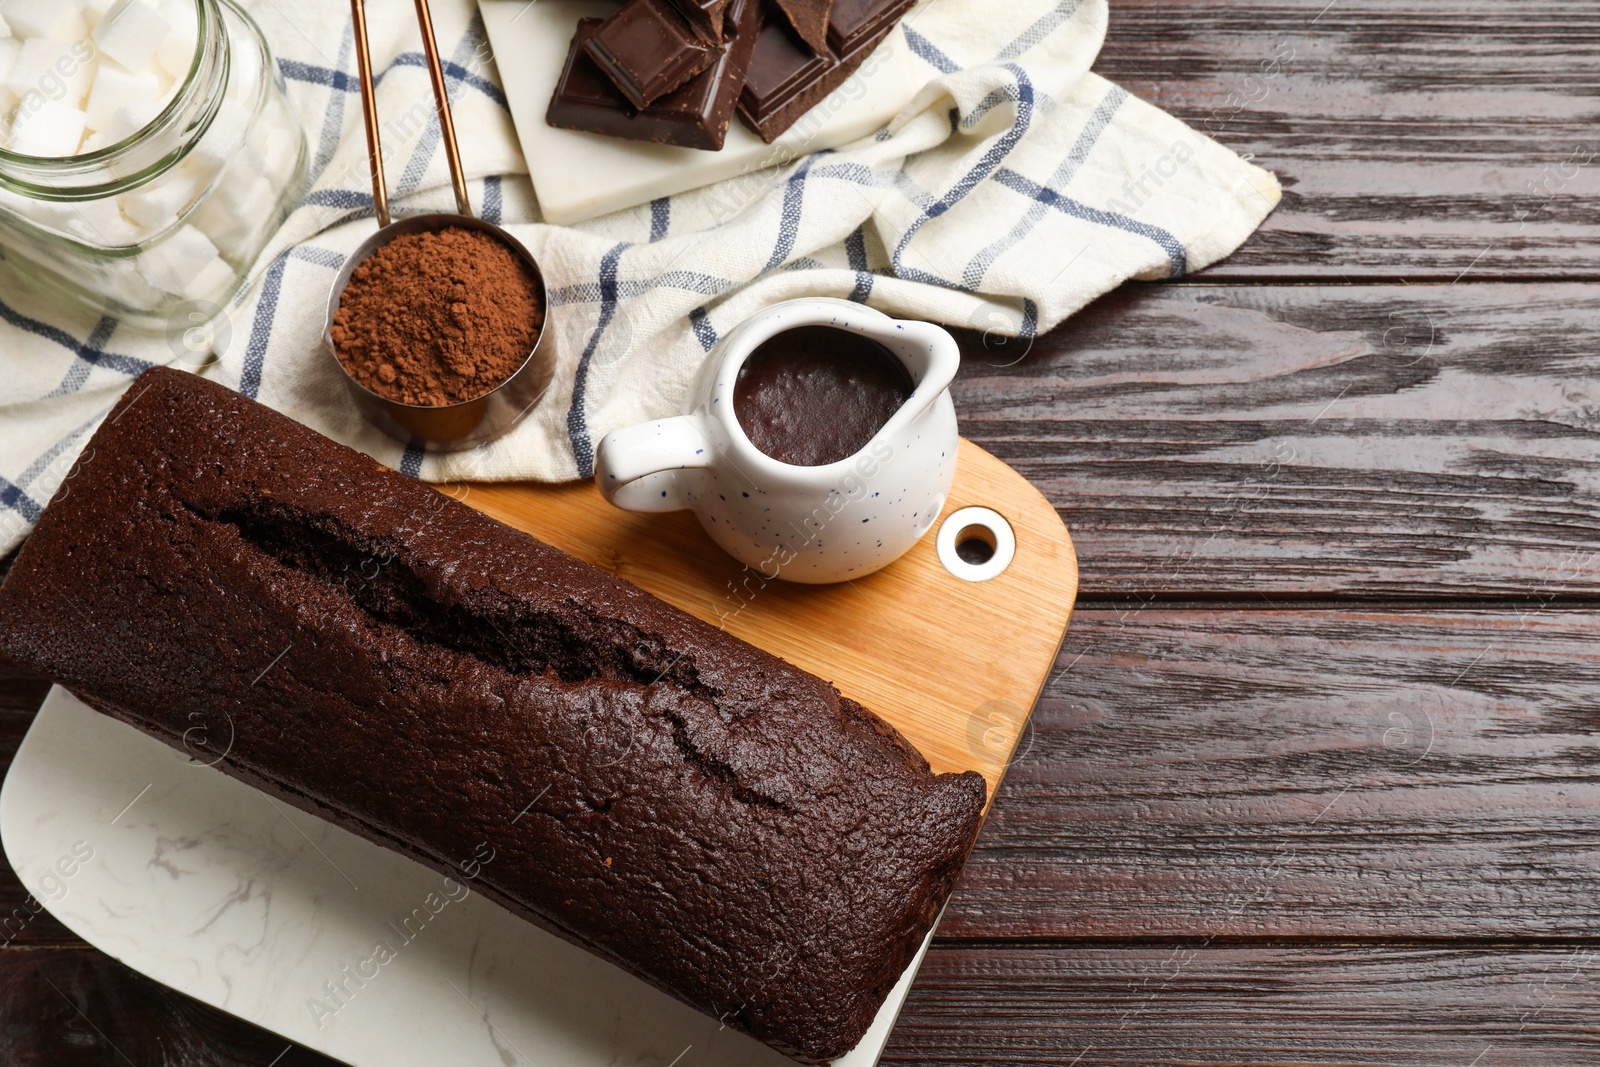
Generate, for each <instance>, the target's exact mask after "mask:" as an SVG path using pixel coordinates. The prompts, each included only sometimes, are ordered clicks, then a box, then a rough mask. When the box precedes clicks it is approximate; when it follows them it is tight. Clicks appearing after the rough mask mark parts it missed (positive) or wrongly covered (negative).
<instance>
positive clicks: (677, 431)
mask: <svg viewBox="0 0 1600 1067" xmlns="http://www.w3.org/2000/svg"><path fill="white" fill-rule="evenodd" d="M713 453H714V449H713V448H712V444H711V438H710V435H708V434H707V433H706V432H705V427H704V426H703V425H702V424H701V422H700V420H699V419H698V418H696V417H695V416H693V415H678V416H675V417H673V418H670V419H658V420H657V421H655V422H641V423H637V424H635V425H633V426H624V427H623V428H622V429H620V430H612V431H611V432H610V433H608V434H606V436H605V438H604V439H603V440H602V441H601V442H600V447H599V448H598V449H596V450H595V456H594V481H595V484H596V485H598V486H599V487H600V494H601V495H602V496H604V497H605V498H606V500H608V501H609V502H610V503H612V504H615V505H616V506H617V507H619V508H623V509H625V510H627V511H682V510H683V509H684V508H686V507H688V506H689V497H688V490H689V488H690V486H689V480H688V479H686V478H685V477H684V476H683V472H685V471H693V470H705V469H707V468H709V467H710V466H711V465H712V457H713Z"/></svg>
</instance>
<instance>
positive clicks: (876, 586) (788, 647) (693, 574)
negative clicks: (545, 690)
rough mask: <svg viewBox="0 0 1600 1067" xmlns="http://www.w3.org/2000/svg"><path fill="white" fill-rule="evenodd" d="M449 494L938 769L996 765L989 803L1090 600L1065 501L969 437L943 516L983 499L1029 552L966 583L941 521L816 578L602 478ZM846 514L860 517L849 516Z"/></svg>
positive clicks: (461, 488) (988, 774)
mask: <svg viewBox="0 0 1600 1067" xmlns="http://www.w3.org/2000/svg"><path fill="white" fill-rule="evenodd" d="M449 492H450V493H451V495H452V496H455V497H456V498H457V499H459V500H462V501H464V502H465V503H467V504H468V505H470V506H472V507H475V508H478V509H479V510H481V511H483V512H485V513H486V514H488V515H492V516H494V517H495V518H497V519H499V520H501V521H502V522H505V523H508V524H509V525H511V526H514V527H516V528H517V529H519V530H523V531H525V532H527V533H530V534H532V535H533V536H535V537H537V538H539V539H540V540H543V541H545V542H547V543H549V544H552V545H555V546H556V547H557V548H561V549H565V550H566V551H568V552H571V553H572V554H573V555H575V556H577V557H578V558H579V559H583V560H587V561H588V562H590V563H593V564H595V565H596V566H598V567H600V568H601V569H602V570H605V571H607V572H609V573H611V574H613V575H615V576H617V577H619V578H624V579H626V580H628V581H630V582H633V583H634V584H635V585H638V586H639V587H641V588H643V589H645V590H647V591H649V592H651V593H654V594H655V595H656V596H659V597H661V598H662V599H663V600H665V601H667V602H668V603H670V604H674V605H676V606H677V607H679V608H682V609H683V610H684V611H687V612H689V613H690V614H691V615H695V616H698V617H699V618H700V619H702V620H704V621H706V622H709V623H711V624H712V625H714V626H719V627H721V628H722V629H724V630H726V631H727V632H728V633H730V634H733V635H734V636H735V637H739V638H743V639H744V640H746V641H749V642H750V643H751V644H754V645H756V646H757V647H759V648H764V649H766V650H768V651H769V652H773V653H775V654H777V655H779V656H782V657H783V658H784V659H786V660H788V661H789V662H791V663H793V664H795V665H796V666H798V667H802V668H804V669H805V670H808V671H811V672H812V673H814V674H817V675H819V676H820V677H822V678H826V679H828V680H829V681H831V682H833V683H834V684H835V685H836V686H838V687H839V689H840V691H841V692H843V693H845V694H846V695H848V696H850V697H852V698H853V699H855V700H859V701H860V702H861V703H862V704H864V705H865V706H866V707H868V708H870V709H872V710H873V711H875V712H877V713H878V714H879V715H881V716H883V718H885V719H886V720H888V721H889V722H890V723H893V724H894V726H895V727H897V728H898V729H899V730H900V732H901V733H902V734H904V735H905V736H906V738H907V740H909V741H910V742H911V743H912V744H913V745H915V746H916V747H917V749H918V751H920V752H921V753H922V754H923V755H924V756H926V757H927V759H928V762H929V763H930V764H931V765H932V766H933V769H934V770H935V771H941V772H942V771H965V770H975V771H979V772H980V773H982V774H983V776H984V777H985V779H987V781H988V783H989V795H990V797H991V798H992V797H993V796H994V789H995V787H996V786H998V785H999V783H1000V778H1001V776H1002V775H1004V773H1005V768H1006V766H1007V763H1008V761H1009V759H1010V756H1011V753H1012V750H1013V749H1014V748H1015V747H1016V744H1017V739H1018V738H1019V737H1020V736H1021V734H1022V731H1023V729H1024V728H1025V727H1026V725H1027V720H1028V710H1029V709H1030V708H1032V707H1033V705H1034V701H1035V700H1036V699H1037V697H1038V695H1039V692H1040V690H1041V689H1042V688H1043V686H1044V682H1045V677H1046V676H1047V675H1048V674H1049V672H1050V668H1051V665H1052V664H1053V663H1054V661H1055V653H1056V649H1057V648H1058V647H1060V644H1061V635H1062V633H1063V632H1064V631H1065V630H1066V627H1067V620H1068V619H1069V618H1070V617H1071V614H1072V605H1073V601H1074V600H1075V599H1076V598H1077V589H1078V567H1077V559H1076V557H1075V556H1074V554H1073V549H1072V539H1071V538H1070V537H1069V536H1068V534H1067V531H1066V530H1065V529H1064V528H1063V527H1062V525H1061V520H1060V519H1059V518H1057V516H1056V513H1055V511H1054V509H1053V508H1051V507H1050V504H1049V503H1048V502H1047V501H1046V500H1045V499H1044V498H1043V497H1041V496H1040V495H1039V492H1038V490H1036V489H1035V488H1033V487H1032V486H1031V485H1029V484H1028V483H1027V482H1026V481H1024V480H1023V479H1022V478H1021V477H1019V476H1018V475H1017V473H1016V472H1015V471H1013V470H1011V469H1010V468H1008V467H1007V466H1006V465H1005V464H1004V463H1001V462H1000V461H998V460H996V459H995V458H994V457H993V456H991V455H989V454H988V453H986V452H984V451H983V449H981V448H978V447H977V446H976V445H974V444H972V443H971V442H970V441H962V442H961V452H960V457H959V461H958V464H957V468H956V477H955V483H954V484H953V485H952V486H951V488H950V495H949V497H948V499H947V500H946V501H945V506H944V510H943V511H942V512H941V513H940V521H941V522H942V521H943V519H944V518H945V517H947V516H949V515H950V514H951V513H953V512H955V511H957V510H959V509H961V508H964V507H970V506H974V505H981V506H984V507H988V508H992V509H994V510H995V511H998V512H1000V513H1001V514H1002V515H1004V516H1006V518H1007V519H1008V520H1009V522H1010V524H1011V526H1012V528H1013V529H1014V531H1015V533H1016V539H1017V554H1016V558H1015V559H1014V560H1013V561H1012V564H1011V566H1010V567H1009V568H1007V569H1006V571H1005V572H1004V573H1002V574H1000V575H999V576H998V577H995V578H993V579H991V580H989V581H986V582H967V581H963V580H961V579H958V578H955V577H953V576H952V575H951V574H950V573H949V572H948V571H947V570H946V569H945V568H944V565H943V564H941V563H940V562H939V559H938V556H937V554H936V552H935V550H934V538H935V535H936V533H937V531H938V529H939V523H935V524H934V527H933V528H932V529H931V530H930V531H929V533H928V535H927V536H925V537H924V538H923V539H922V540H921V541H919V542H918V543H917V544H916V545H915V546H914V547H913V548H912V549H911V551H910V552H908V553H906V555H904V556H902V557H901V558H900V559H898V560H896V561H895V562H894V563H892V564H890V565H889V566H887V567H885V568H884V569H882V570H880V571H878V572H876V573H874V574H869V575H867V576H866V577H865V578H857V579H855V580H853V581H849V582H843V583H839V584H835V585H824V586H818V585H811V586H807V585H796V584H793V583H788V582H782V581H776V580H772V579H769V578H767V577H765V576H764V575H763V574H762V573H761V572H760V571H759V570H757V569H754V568H750V567H745V566H743V565H742V564H740V563H739V562H738V561H736V560H734V559H733V558H732V557H731V556H728V555H727V554H725V553H724V552H723V551H722V550H721V549H719V548H718V547H717V546H716V544H715V543H714V542H713V541H712V540H711V538H710V537H709V536H707V534H706V533H705V531H704V530H702V529H701V528H700V525H699V523H698V521H697V520H696V519H695V518H694V516H693V515H692V514H691V513H689V512H677V513H673V514H669V515H641V514H638V513H635V512H628V511H621V510H619V509H617V508H614V507H612V506H611V505H609V504H607V503H606V502H605V501H604V500H603V499H601V496H600V493H599V490H597V489H596V488H595V487H594V486H593V485H592V484H589V483H579V484H575V485H567V486H545V485H529V484H515V483H513V484H498V485H486V484H478V485H458V486H454V487H451V489H450V490H449ZM834 521H837V522H854V521H855V519H854V517H852V516H851V515H850V512H849V511H848V510H845V511H842V512H840V513H839V517H838V518H836V519H835V520H834ZM935 665H936V666H935Z"/></svg>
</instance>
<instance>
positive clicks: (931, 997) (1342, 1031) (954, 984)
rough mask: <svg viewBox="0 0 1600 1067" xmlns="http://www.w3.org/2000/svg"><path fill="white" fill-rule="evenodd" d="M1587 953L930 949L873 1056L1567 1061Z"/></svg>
mask: <svg viewBox="0 0 1600 1067" xmlns="http://www.w3.org/2000/svg"><path fill="white" fill-rule="evenodd" d="M1597 979H1600V950H1597V949H1595V948H1593V947H1590V946H1573V947H1551V948H1526V949H1515V948H1512V949H1472V950H1455V949H1446V948H1437V947H1422V948H1405V947H1395V948H1390V947H1360V946H1342V947H1331V946H1330V947H1311V948H1265V947H1256V946H1226V947H1224V946H1215V945H1213V946H1210V947H1204V946H1202V945H1200V944H1199V943H1193V944H1185V945H1179V946H1152V947H1147V948H1120V947H1096V946H1078V945H1063V946H1049V947H1040V948H1033V949H1022V950H1012V951H1006V952H997V951H996V950H995V949H993V948H990V947H983V946H936V947H935V948H934V949H933V951H931V952H929V953H928V957H927V959H926V961H925V962H924V963H923V965H922V972H921V974H920V975H919V977H918V979H917V984H916V986H915V987H914V988H913V989H912V991H911V998H910V1000H909V1002H908V1003H907V1004H906V1009H905V1012H904V1013H903V1014H902V1015H901V1016H900V1023H899V1025H898V1026H897V1027H896V1028H895V1032H894V1035H893V1037H892V1038H891V1039H890V1042H889V1048H888V1050H887V1051H886V1052H885V1054H884V1057H883V1060H882V1061H881V1062H882V1063H884V1064H946V1063H948V1064H974V1063H982V1064H992V1065H1013V1064H1014V1065H1018V1067H1021V1065H1034V1064H1057V1065H1065V1064H1073V1065H1075V1067H1097V1065H1109V1064H1116V1065H1137V1067H1193V1065H1195V1064H1210V1065H1223V1064H1260V1065H1267V1064H1273V1065H1280V1067H1281V1065H1288V1064H1304V1065H1310V1064H1319V1065H1335V1064H1340V1065H1346V1067H1353V1065H1357V1064H1360V1065H1372V1067H1572V1065H1573V1064H1577V1063H1592V1062H1594V1061H1595V1058H1596V1057H1597V1056H1600V1028H1597V1027H1596V1023H1595V1020H1596V1015H1595V1007H1596V1004H1597V996H1600V993H1597V989H1600V987H1597V984H1596V981H1597Z"/></svg>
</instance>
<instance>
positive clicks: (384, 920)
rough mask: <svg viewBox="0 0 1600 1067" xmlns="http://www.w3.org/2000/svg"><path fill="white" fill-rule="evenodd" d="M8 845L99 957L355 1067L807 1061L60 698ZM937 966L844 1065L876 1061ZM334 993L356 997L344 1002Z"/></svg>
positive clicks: (32, 885)
mask: <svg viewBox="0 0 1600 1067" xmlns="http://www.w3.org/2000/svg"><path fill="white" fill-rule="evenodd" d="M209 743H210V744H211V745H212V746H213V747H215V746H216V745H217V744H218V743H219V742H217V741H215V740H212V741H210V742H209ZM306 743H307V744H316V743H317V740H316V739H315V738H307V739H306ZM350 758H351V759H360V758H361V753H359V752H351V753H350ZM0 840H3V842H4V845H5V852H6V856H7V858H8V859H9V860H10V861H11V865H12V866H13V867H14V868H16V871H17V875H18V876H19V877H20V878H21V880H22V884H23V885H24V886H25V887H26V888H27V889H28V891H29V892H30V893H32V894H33V895H34V897H35V898H36V899H38V900H39V901H40V902H41V903H42V904H44V906H45V907H46V908H48V909H49V910H50V912H51V914H53V915H55V916H56V918H58V919H60V920H61V922H62V923H63V924H64V925H66V926H67V928H68V929H70V930H72V932H73V933H75V934H77V935H78V936H79V937H82V938H83V939H84V940H85V941H87V942H89V944H91V945H93V946H95V947H96V948H98V949H100V950H101V951H103V952H106V953H108V954H109V955H111V956H114V957H115V958H117V959H119V960H121V961H122V962H123V963H126V964H127V965H128V966H130V967H132V968H133V969H134V970H137V971H140V972H142V973H143V974H146V975H149V976H150V977H151V978H154V979H155V980H156V981H159V982H163V983H165V984H166V985H169V986H171V987H173V988H174V989H177V990H179V991H180V992H182V993H186V994H188V995H189V996H191V997H195V998H196V999H198V1000H201V1001H204V1002H205V1003H207V1004H210V1005H212V1006H214V1007H217V1008H220V1009H222V1010H224V1011H227V1012H231V1013H232V1014H234V1015H237V1016H239V1017H240V1018H242V1019H245V1020H247V1021H249V1022H251V1023H254V1024H255V1025H257V1026H260V1027H264V1028H265V1029H267V1030H271V1031H273V1032H274V1033H277V1034H279V1035H281V1036H282V1037H284V1038H285V1039H286V1040H289V1041H295V1042H298V1043H299V1044H302V1045H304V1046H306V1047H307V1048H311V1049H315V1050H316V1051H318V1052H321V1053H323V1054H325V1055H327V1056H331V1057H333V1058H334V1059H337V1060H343V1061H344V1062H346V1063H349V1064H352V1065H355V1067H407V1065H411V1064H417V1065H426V1067H438V1065H441V1064H449V1065H451V1067H478V1065H483V1067H533V1065H538V1067H544V1065H560V1067H669V1065H671V1067H736V1065H737V1067H763V1065H765V1067H781V1065H789V1064H792V1063H793V1061H791V1060H789V1059H787V1058H786V1057H784V1056H781V1055H779V1054H778V1053H776V1052H774V1051H772V1050H771V1049H769V1048H767V1047H766V1046H764V1045H762V1044H760V1043H759V1042H757V1041H755V1040H753V1039H751V1038H749V1037H746V1036H745V1035H743V1034H739V1033H735V1032H734V1031H732V1030H729V1029H725V1028H720V1027H719V1026H718V1023H717V1021H716V1020H715V1019H711V1018H708V1017H707V1016H704V1015H701V1014H700V1013H699V1012H696V1011H694V1010H693V1009H691V1008H689V1007H686V1006H685V1005H683V1004H681V1003H679V1002H678V1001H676V1000H674V999H673V998H671V997H669V996H667V995H666V994H664V993H661V992H658V991H657V990H655V989H654V988H652V987H651V986H649V985H646V984H645V983H644V982H642V981H640V980H638V979H637V978H634V977H632V976H631V975H629V974H627V973H625V972H623V971H622V970H620V969H618V968H616V967H614V966H612V965H611V964H608V963H605V962H603V961H601V960H600V959H598V958H596V957H594V956H592V955H590V954H589V953H587V952H585V951H583V950H582V949H579V948H576V947H574V946H572V945H569V944H568V943H566V942H565V941H562V940H560V939H559V938H557V937H555V936H553V935H551V934H547V933H545V932H544V931H542V930H540V929H538V928H536V927H534V926H532V925H530V924H528V923H526V922H523V921H522V920H520V919H517V918H516V917H514V916H512V915H511V914H510V913H509V912H507V911H505V910H504V909H502V908H500V907H499V906H498V905H495V904H491V903H490V902H489V901H487V900H485V899H484V898H483V897H482V896H481V895H479V894H478V893H476V892H470V890H469V891H467V893H466V895H465V896H463V892H462V891H463V886H462V885H461V884H460V883H447V882H446V880H445V879H444V877H443V876H442V875H440V874H438V873H436V872H434V871H432V870H429V869H428V868H426V867H423V866H421V865H419V864H417V863H415V862H413V861H411V860H409V859H406V858H405V857H403V856H400V855H399V854H397V853H394V852H391V851H389V850H387V849H384V848H380V847H379V846H377V845H375V844H372V843H371V842H369V841H366V840H364V839H362V838H359V837H356V836H355V835H353V834H350V833H348V832H346V831H344V830H342V829H340V828H338V827H336V826H334V825H332V824H330V823H327V822H324V821H322V820H320V819H317V818H315V817H313V816H310V815H307V814H305V813H303V812H301V811H299V810H298V809H295V808H291V807H289V806H288V805H285V804H283V803H281V802H278V801H275V800H273V799H271V798H269V797H268V796H267V795H266V794H265V793H261V792H258V791H257V790H255V789H252V788H250V787H249V786H247V785H245V784H243V783H241V782H238V781H236V780H234V779H232V778H229V777H226V776H224V775H223V774H222V773H221V772H219V771H217V770H214V769H212V768H210V767H207V766H205V765H203V764H201V763H197V762H194V761H192V760H191V759H190V758H189V757H188V756H186V755H185V754H184V753H182V752H179V751H177V750H175V749H172V748H169V747H167V746H166V745H163V744H161V743H160V742H159V741H156V740H154V739H153V738H150V737H147V736H145V735H144V734H141V733H139V732H138V731H137V730H134V729H133V728H131V727H129V726H125V725H123V724H121V723H118V722H116V721H114V720H112V719H109V718H106V717H105V716H103V715H100V714H98V713H96V712H94V711H92V710H90V709H89V708H88V707H86V706H85V705H83V704H82V703H81V702H79V701H78V700H77V699H76V698H75V697H73V696H72V695H71V694H70V693H68V692H66V691H65V690H63V689H60V688H56V689H53V690H51V692H50V695H49V696H48V697H47V698H46V700H45V702H44V706H43V707H42V708H40V710H39V715H38V717H37V718H36V719H35V720H34V723H33V725H32V727H31V728H30V729H29V730H28V734H27V737H25V738H24V739H23V742H22V746H21V748H20V749H19V750H18V752H17V755H16V759H15V760H14V761H13V763H12V765H11V772H10V773H9V774H8V775H7V776H6V779H5V785H4V788H3V790H0ZM408 916H409V917H410V918H409V919H408ZM930 937H931V935H930ZM380 944H381V945H383V946H386V948H387V949H388V957H389V958H387V959H385V958H384V953H380V952H376V951H375V950H376V948H377V946H379V945H380ZM926 950H927V944H926V942H925V943H924V944H923V952H926ZM921 960H922V953H921V952H919V953H918V955H917V958H916V959H915V960H913V961H912V964H911V966H910V967H909V968H908V969H907V970H906V973H905V974H904V975H903V976H902V977H901V979H900V983H899V984H898V985H897V986H896V987H895V988H894V991H893V992H892V993H891V994H890V995H889V999H888V1001H887V1002H886V1003H885V1004H884V1006H883V1010H882V1011H881V1012H880V1013H879V1015H878V1019H877V1021H876V1022H875V1023H874V1024H873V1027H872V1029H871V1031H870V1032H869V1033H868V1034H867V1036H866V1038H865V1039H863V1041H862V1042H861V1044H860V1045H859V1046H858V1047H857V1048H856V1049H855V1051H853V1052H852V1053H850V1055H848V1056H846V1057H844V1058H843V1059H841V1060H837V1061H835V1062H836V1063H837V1064H839V1065H840V1067H867V1065H870V1064H874V1063H876V1062H877V1060H878V1056H879V1054H880V1053H881V1052H882V1050H883V1046H884V1044H885V1042H886V1041H887V1040H888V1036H889V1030H890V1029H891V1027H893V1025H894V1020H895V1016H896V1015H897V1014H898V1013H899V1011H900V1006H901V1004H902V1003H903V1002H904V1000H905V996H906V992H907V990H908V989H909V988H910V986H911V981H912V978H913V977H914V976H915V974H916V970H917V966H918V964H919V963H921ZM351 975H354V976H355V977H351ZM328 983H333V984H334V985H339V984H342V985H343V987H344V989H343V992H342V993H340V992H338V991H335V996H337V998H338V999H337V1000H334V999H330V996H329V989H330V988H331V987H330V986H329V985H328ZM317 1004H320V1005H321V1007H320V1009H318V1008H314V1007H313V1005H317Z"/></svg>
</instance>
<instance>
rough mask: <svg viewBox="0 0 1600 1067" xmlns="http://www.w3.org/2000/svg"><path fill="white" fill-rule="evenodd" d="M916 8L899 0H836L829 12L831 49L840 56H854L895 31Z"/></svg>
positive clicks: (829, 41) (829, 45) (829, 46)
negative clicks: (895, 25)
mask: <svg viewBox="0 0 1600 1067" xmlns="http://www.w3.org/2000/svg"><path fill="white" fill-rule="evenodd" d="M912 6H913V4H912V3H905V2H899V0H892V2H889V3H885V2H884V0H834V3H833V7H832V9H831V10H830V11H829V12H828V48H829V50H830V51H832V52H833V54H834V55H836V56H845V55H850V54H852V53H854V52H855V51H856V49H858V48H860V47H861V45H862V44H863V43H864V42H866V41H871V40H876V39H877V38H879V37H882V36H883V35H884V34H885V33H887V32H888V31H889V30H890V29H892V28H893V26H894V24H895V23H897V22H899V21H900V19H901V17H902V16H903V15H905V13H906V12H907V11H909V10H911V8H912Z"/></svg>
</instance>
